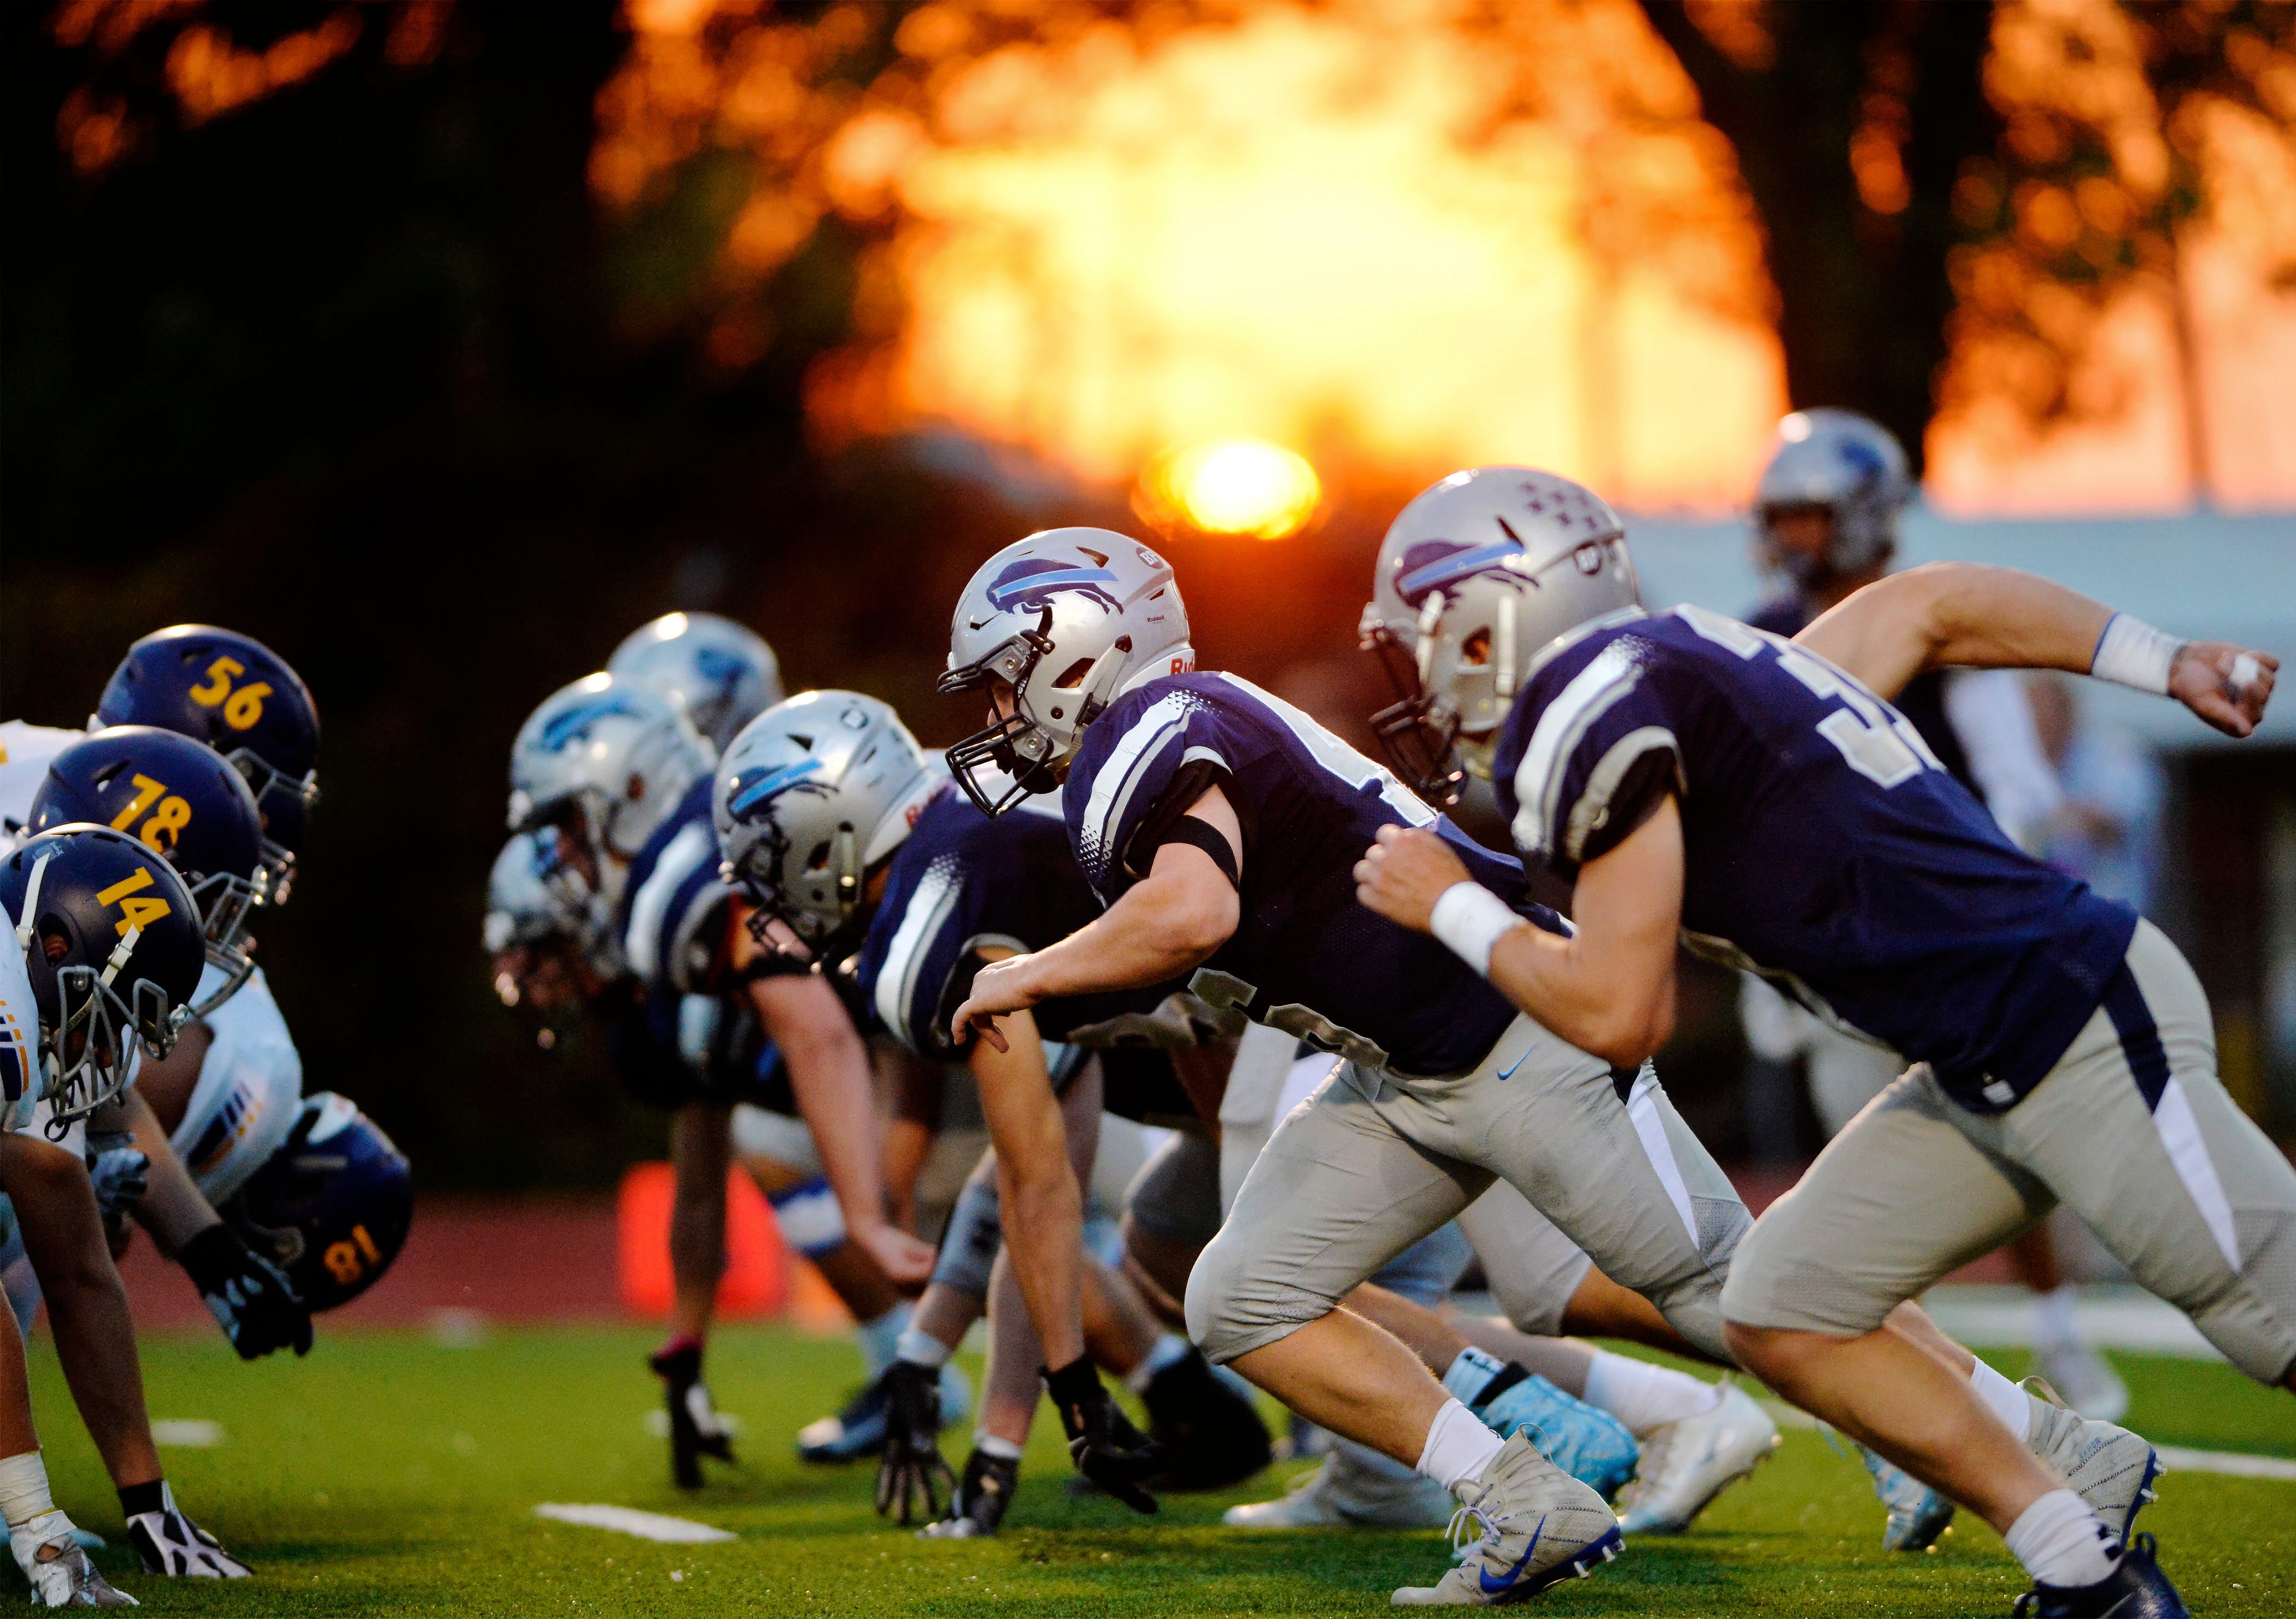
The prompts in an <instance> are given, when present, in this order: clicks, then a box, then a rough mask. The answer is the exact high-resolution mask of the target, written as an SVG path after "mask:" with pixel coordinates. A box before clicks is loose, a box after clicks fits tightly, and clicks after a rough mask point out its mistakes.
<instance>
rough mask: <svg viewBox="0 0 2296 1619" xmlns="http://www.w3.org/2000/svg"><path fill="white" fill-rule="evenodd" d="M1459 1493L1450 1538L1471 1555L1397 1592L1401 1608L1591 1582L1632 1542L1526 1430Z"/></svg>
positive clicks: (1485, 1601)
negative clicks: (1570, 1581)
mask: <svg viewBox="0 0 2296 1619" xmlns="http://www.w3.org/2000/svg"><path fill="white" fill-rule="evenodd" d="M1457 1495H1458V1498H1459V1503H1460V1505H1459V1510H1458V1511H1457V1512H1456V1513H1455V1514H1454V1515H1453V1516H1452V1518H1451V1541H1452V1544H1453V1546H1455V1547H1459V1546H1466V1547H1467V1548H1468V1549H1467V1552H1466V1556H1465V1557H1464V1558H1463V1559H1462V1560H1461V1562H1460V1564H1459V1566H1457V1567H1456V1568H1454V1569H1452V1570H1451V1571H1450V1572H1449V1573H1447V1574H1445V1575H1444V1576H1443V1577H1442V1578H1441V1579H1440V1580H1439V1581H1437V1582H1435V1583H1434V1584H1432V1585H1406V1586H1405V1587H1403V1588H1402V1589H1401V1590H1398V1591H1397V1592H1396V1593H1395V1595H1394V1596H1393V1598H1390V1599H1391V1600H1392V1601H1393V1603H1394V1605H1395V1606H1396V1607H1469V1606H1472V1607H1491V1606H1493V1605H1495V1604H1497V1603H1500V1602H1519V1601H1521V1600H1522V1598H1525V1597H1530V1596H1536V1595H1537V1594H1538V1592H1540V1591H1543V1590H1546V1588H1547V1587H1548V1586H1550V1585H1553V1584H1554V1583H1555V1582H1558V1581H1561V1580H1568V1579H1571V1578H1574V1577H1575V1578H1578V1579H1581V1580H1583V1579H1585V1578H1586V1577H1587V1575H1588V1574H1593V1573H1594V1572H1595V1570H1596V1569H1597V1568H1600V1567H1601V1566H1603V1564H1605V1563H1607V1562H1609V1561H1610V1560H1611V1558H1612V1557H1617V1556H1618V1555H1619V1552H1620V1549H1621V1548H1622V1547H1623V1546H1624V1545H1625V1543H1626V1542H1625V1538H1624V1537H1623V1536H1621V1535H1620V1533H1619V1520H1618V1516H1617V1515H1616V1514H1614V1513H1613V1512H1612V1511H1611V1506H1610V1503H1609V1502H1608V1501H1605V1500H1603V1498H1602V1497H1601V1496H1600V1495H1599V1494H1597V1493H1596V1492H1595V1491H1593V1490H1592V1489H1590V1488H1588V1487H1587V1485H1585V1484H1582V1483H1579V1481H1578V1480H1577V1479H1575V1478H1573V1477H1571V1476H1570V1475H1569V1474H1568V1473H1565V1472H1564V1471H1563V1470H1562V1468H1560V1467H1556V1466H1555V1465H1554V1463H1553V1462H1551V1461H1549V1460H1547V1459H1546V1458H1545V1457H1544V1456H1541V1455H1540V1454H1539V1453H1538V1450H1537V1448H1536V1447H1534V1446H1533V1445H1532V1444H1531V1442H1530V1438H1529V1435H1528V1434H1516V1435H1515V1436H1514V1437H1513V1439H1510V1440H1508V1441H1507V1442H1506V1443H1505V1446H1504V1447H1502V1448H1501V1450H1500V1451H1499V1453H1498V1454H1497V1456H1494V1457H1493V1458H1491V1459H1490V1463H1489V1465H1488V1467H1485V1468H1484V1469H1483V1476H1482V1478H1481V1479H1480V1481H1479V1482H1477V1483H1462V1484H1460V1485H1459V1487H1458V1491H1457ZM1476 1536H1480V1539H1476V1538H1474V1537H1476Z"/></svg>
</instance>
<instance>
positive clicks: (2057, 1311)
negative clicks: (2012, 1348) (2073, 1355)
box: [2033, 1284, 2081, 1349]
mask: <svg viewBox="0 0 2296 1619" xmlns="http://www.w3.org/2000/svg"><path fill="white" fill-rule="evenodd" d="M2080 1341H2081V1340H2080V1327H2079V1324H2078V1323H2076V1322H2075V1320H2074V1319H2073V1290H2072V1287H2071V1285H2070V1284H2068V1285H2066V1286H2062V1287H2058V1288H2054V1289H2053V1290H2051V1291H2050V1292H2047V1293H2037V1294H2034V1295H2033V1342H2034V1343H2035V1344H2038V1346H2039V1347H2041V1348H2042V1349H2076V1348H2078V1347H2079V1345H2080Z"/></svg>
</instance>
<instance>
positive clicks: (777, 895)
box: [710, 691, 940, 959]
mask: <svg viewBox="0 0 2296 1619" xmlns="http://www.w3.org/2000/svg"><path fill="white" fill-rule="evenodd" d="M939 785H940V780H939V775H938V773H937V772H935V771H934V769H933V768H932V766H931V761H930V760H928V759H927V757H926V755H925V752H924V750H923V749H922V748H921V747H919V746H918V745H917V739H916V738H915V737H914V736H911V735H909V730H908V727H906V726H904V725H903V724H902V723H901V721H900V717H899V716H898V715H897V714H896V713H894V712H893V711H892V709H891V708H890V707H889V706H887V705H886V704H885V703H880V702H879V701H878V700H877V699H876V698H874V697H865V696H863V695H862V694H860V693H858V692H840V691H829V692H800V693H799V694H798V695H796V696H794V697H791V699H790V700H789V701H788V702H786V703H778V704H776V705H775V706H774V707H773V708H770V709H767V711H765V712H764V713H762V714H760V715H758V717H757V718H756V719H753V720H751V721H750V723H749V725H748V726H747V727H744V728H743V730H742V734H741V735H740V736H737V737H735V738H734V745H733V746H732V747H730V748H728V749H726V757H725V758H724V759H722V760H719V761H718V765H717V782H716V785H715V786H714V787H713V788H712V789H711V793H710V819H711V822H712V824H713V825H715V826H716V827H717V847H718V850H719V851H720V852H721V853H722V854H723V855H724V856H725V867H724V870H725V875H726V881H727V882H728V883H734V884H736V885H738V886H739V887H740V888H741V889H742V891H743V892H745V893H747V894H748V895H749V897H750V899H752V900H755V901H757V903H758V906H759V908H760V909H761V911H762V912H763V913H764V914H766V915H768V916H773V917H775V918H777V919H779V920H780V921H781V922H783V923H784V924H785V925H787V926H788V927H789V928H790V929H791V932H793V933H796V934H797V936H798V937H799V939H802V940H803V941H805V942H806V944H807V945H808V947H810V948H811V949H812V950H813V951H814V954H815V957H816V959H825V958H827V957H831V956H832V955H833V954H834V953H835V951H836V949H837V947H838V945H839V944H840V943H841V942H842V940H843V936H844V934H845V933H846V932H847V931H848V930H849V928H850V926H851V925H852V924H853V923H854V922H855V920H856V919H857V916H858V914H859V911H860V908H861V903H862V895H863V891H864V889H865V886H866V883H867V880H868V874H869V873H870V872H871V871H872V870H873V869H874V868H875V867H877V866H878V865H879V864H880V863H881V862H882V861H884V860H887V859H890V858H891V857H892V854H893V851H895V850H897V849H898V848H899V847H900V846H901V844H902V842H904V841H906V838H907V837H908V835H909V828H910V827H911V826H913V825H914V824H915V821H916V817H917V813H918V811H919V810H920V809H922V807H923V805H924V801H925V800H926V799H927V798H929V797H931V794H932V792H933V790H934V788H936V787H937V786H939Z"/></svg>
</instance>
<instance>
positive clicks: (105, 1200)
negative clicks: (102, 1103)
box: [87, 1130, 152, 1226]
mask: <svg viewBox="0 0 2296 1619" xmlns="http://www.w3.org/2000/svg"><path fill="white" fill-rule="evenodd" d="M87 1178H88V1180H89V1182H90V1183H91V1184H93V1185H94V1188H95V1206H96V1207H97V1208H98V1209H101V1210H102V1212H103V1220H104V1223H105V1224H106V1225H107V1226H108V1225H110V1224H111V1223H112V1222H113V1221H115V1220H123V1219H125V1218H127V1216H129V1215H131V1214H133V1213H135V1205H136V1204H139V1203H141V1202H143V1193H144V1190H145V1188H147V1187H149V1185H150V1184H151V1179H152V1160H151V1159H149V1158H147V1157H145V1156H144V1155H143V1153H141V1152H139V1151H137V1150H136V1146H135V1137H133V1136H131V1135H129V1134H128V1133H127V1131H126V1130H105V1131H104V1132H103V1133H102V1134H101V1135H99V1134H97V1133H96V1132H95V1131H94V1130H90V1131H89V1132H88V1136H87Z"/></svg>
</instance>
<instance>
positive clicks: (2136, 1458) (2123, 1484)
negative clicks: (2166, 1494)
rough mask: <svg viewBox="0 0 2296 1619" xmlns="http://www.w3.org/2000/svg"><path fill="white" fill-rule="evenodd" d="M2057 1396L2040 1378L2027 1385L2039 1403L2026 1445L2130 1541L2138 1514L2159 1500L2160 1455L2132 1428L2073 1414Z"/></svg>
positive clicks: (2030, 1396)
mask: <svg viewBox="0 0 2296 1619" xmlns="http://www.w3.org/2000/svg"><path fill="white" fill-rule="evenodd" d="M2037 1384H2038V1385H2039V1390H2038V1392H2036V1389H2035V1386H2034V1385H2037ZM2054 1393H2055V1391H2054V1390H2053V1389H2051V1388H2049V1386H2048V1385H2046V1384H2045V1383H2041V1381H2040V1379H2039V1378H2038V1377H2028V1378H2027V1379H2026V1380H2025V1395H2026V1398H2027V1399H2029V1400H2030V1401H2032V1402H2033V1403H2032V1414H2031V1415H2030V1417H2029V1418H2026V1421H2027V1425H2028V1426H2027V1429H2026V1436H2025V1440H2026V1443H2027V1444H2028V1445H2029V1446H2030V1447H2031V1450H2032V1452H2033V1454H2034V1455H2035V1456H2037V1457H2038V1458H2039V1459H2041V1461H2042V1462H2043V1463H2045V1464H2046V1466H2048V1467H2053V1468H2054V1469H2055V1470H2056V1472H2057V1475H2058V1476H2060V1477H2061V1478H2062V1479H2063V1480H2064V1481H2065V1483H2068V1484H2071V1486H2072V1488H2073V1490H2074V1492H2076V1493H2077V1494H2079V1497H2080V1498H2081V1500H2085V1501H2087V1503H2088V1504H2089V1509H2090V1510H2091V1511H2093V1512H2095V1514H2096V1515H2097V1516H2099V1517H2101V1518H2103V1520H2104V1524H2105V1527H2106V1528H2108V1529H2110V1530H2112V1533H2113V1534H2114V1536H2115V1537H2116V1538H2117V1539H2119V1540H2121V1541H2127V1540H2128V1532H2129V1530H2130V1528H2131V1527H2132V1526H2134V1525H2135V1524H2136V1515H2137V1514H2138V1513H2139V1512H2141V1511H2143V1510H2144V1506H2145V1503H2146V1502H2148V1501H2151V1500H2155V1499H2156V1498H2157V1496H2158V1493H2159V1492H2156V1491H2155V1490H2154V1489H2153V1480H2154V1479H2156V1478H2158V1477H2160V1476H2161V1456H2160V1452H2158V1451H2155V1450H2153V1447H2152V1446H2151V1445H2150V1444H2149V1443H2147V1442H2145V1441H2144V1439H2143V1438H2142V1437H2140V1436H2139V1435H2137V1434H2132V1433H2130V1432H2129V1431H2128V1429H2127V1428H2121V1427H2115V1426H2113V1425H2112V1424H2111V1423H2109V1422H2097V1421H2093V1420H2091V1419H2090V1418H2087V1417H2084V1416H2082V1415H2081V1414H2080V1413H2079V1411H2074V1410H2068V1409H2066V1408H2065V1407H2064V1406H2063V1405H2062V1404H2061V1403H2059V1402H2058V1401H2056V1400H2055V1399H2054Z"/></svg>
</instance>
